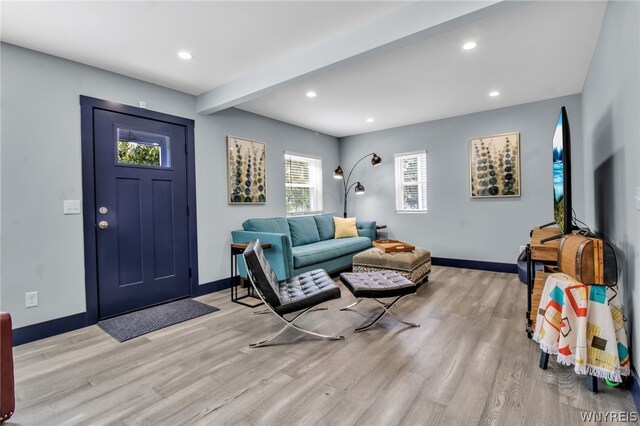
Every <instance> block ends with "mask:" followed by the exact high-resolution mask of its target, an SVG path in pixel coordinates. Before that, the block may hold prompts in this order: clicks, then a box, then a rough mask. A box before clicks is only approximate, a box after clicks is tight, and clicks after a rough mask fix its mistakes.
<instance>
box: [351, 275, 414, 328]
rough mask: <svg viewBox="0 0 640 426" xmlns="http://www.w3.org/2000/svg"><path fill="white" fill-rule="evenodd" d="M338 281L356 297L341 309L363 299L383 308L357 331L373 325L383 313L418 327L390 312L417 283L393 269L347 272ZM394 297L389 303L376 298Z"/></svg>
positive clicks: (409, 293) (411, 291)
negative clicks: (374, 317)
mask: <svg viewBox="0 0 640 426" xmlns="http://www.w3.org/2000/svg"><path fill="white" fill-rule="evenodd" d="M340 281H342V283H343V284H344V285H345V287H347V289H348V290H349V291H350V292H351V293H352V294H353V295H354V296H355V297H356V298H357V299H358V300H356V301H355V302H354V303H352V304H351V305H349V306H345V307H344V308H341V309H340V310H341V311H344V310H348V309H351V308H353V307H354V306H356V305H357V304H358V303H360V302H361V301H362V300H363V299H370V300H373V301H375V302H376V303H377V304H378V305H379V306H380V307H381V308H382V309H383V310H382V312H381V313H380V315H378V317H377V318H376V319H374V320H373V321H372V322H370V323H368V324H366V325H363V326H361V327H358V328H356V329H355V330H354V331H355V332H356V333H357V332H359V331H363V330H366V329H368V328H369V327H371V326H373V325H375V324H376V323H377V322H378V321H380V319H381V318H382V317H383V316H384V315H385V314H389V315H390V316H392V317H393V318H395V319H396V320H398V321H400V322H401V323H403V324H406V325H409V326H411V327H420V324H416V323H413V322H408V321H404V320H401V319H400V318H398V317H396V316H395V315H394V314H392V313H391V312H390V309H391V308H392V307H393V305H395V304H396V303H397V302H398V301H399V300H400V299H402V298H403V297H405V296H408V295H411V294H415V293H416V291H417V290H418V287H419V285H418V284H416V283H414V282H413V281H410V280H408V279H407V278H405V277H404V276H402V275H400V274H398V273H397V272H394V271H389V270H383V271H377V272H349V273H343V274H340ZM387 297H395V298H396V299H394V300H393V301H392V302H391V303H384V302H381V301H380V300H378V298H387Z"/></svg>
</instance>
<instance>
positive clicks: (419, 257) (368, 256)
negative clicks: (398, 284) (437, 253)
mask: <svg viewBox="0 0 640 426" xmlns="http://www.w3.org/2000/svg"><path fill="white" fill-rule="evenodd" d="M383 270H387V271H394V272H396V273H398V274H400V275H402V276H403V277H405V278H407V279H409V280H411V281H413V282H414V283H421V282H422V281H425V280H427V279H428V278H429V272H431V252H430V251H429V250H427V249H423V248H416V249H415V250H414V251H410V252H396V253H385V252H384V251H382V250H380V249H379V248H376V247H374V248H370V249H369V250H365V251H363V252H362V253H358V254H356V255H355V256H353V272H377V271H383Z"/></svg>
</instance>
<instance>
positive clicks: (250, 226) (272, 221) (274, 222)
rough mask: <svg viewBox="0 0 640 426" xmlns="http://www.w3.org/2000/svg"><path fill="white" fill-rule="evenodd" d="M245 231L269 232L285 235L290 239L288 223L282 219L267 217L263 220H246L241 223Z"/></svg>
mask: <svg viewBox="0 0 640 426" xmlns="http://www.w3.org/2000/svg"><path fill="white" fill-rule="evenodd" d="M242 228H243V229H244V230H245V231H253V232H271V233H275V234H285V235H287V236H288V237H289V238H291V232H289V222H287V219H285V218H284V217H269V218H264V219H247V220H245V221H244V222H243V223H242Z"/></svg>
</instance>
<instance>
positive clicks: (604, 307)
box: [533, 273, 631, 382]
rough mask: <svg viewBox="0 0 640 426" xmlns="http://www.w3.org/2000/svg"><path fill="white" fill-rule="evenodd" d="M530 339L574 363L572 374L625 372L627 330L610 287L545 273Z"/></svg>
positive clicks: (615, 377) (614, 377)
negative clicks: (545, 276)
mask: <svg viewBox="0 0 640 426" xmlns="http://www.w3.org/2000/svg"><path fill="white" fill-rule="evenodd" d="M533 340H535V341H536V342H538V343H540V348H541V349H542V350H543V351H545V352H547V353H549V354H552V355H557V356H558V362H559V363H561V364H564V365H572V364H575V372H576V373H577V374H591V375H593V376H596V377H599V378H602V379H609V380H610V381H612V382H621V381H622V376H628V375H629V373H630V371H629V368H630V365H631V364H630V360H629V349H628V346H627V334H626V332H625V329H624V317H623V315H622V309H621V307H620V303H619V302H618V292H617V288H616V287H606V286H597V285H584V284H582V283H580V282H577V281H576V280H574V279H572V278H571V277H569V276H568V275H565V274H561V273H557V274H551V275H550V276H549V277H548V278H547V281H546V283H545V286H544V290H543V291H542V298H541V299H540V309H539V310H538V315H537V318H536V328H535V331H534V334H533Z"/></svg>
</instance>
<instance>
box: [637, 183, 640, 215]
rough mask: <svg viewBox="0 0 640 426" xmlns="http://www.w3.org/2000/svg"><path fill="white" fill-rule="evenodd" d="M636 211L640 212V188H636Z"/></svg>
mask: <svg viewBox="0 0 640 426" xmlns="http://www.w3.org/2000/svg"><path fill="white" fill-rule="evenodd" d="M636 209H637V210H640V186H639V187H637V188H636Z"/></svg>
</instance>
